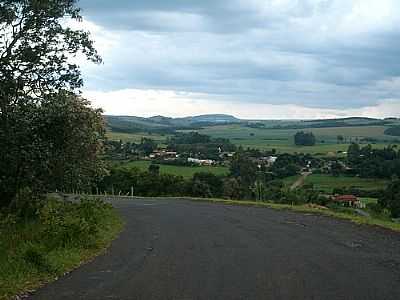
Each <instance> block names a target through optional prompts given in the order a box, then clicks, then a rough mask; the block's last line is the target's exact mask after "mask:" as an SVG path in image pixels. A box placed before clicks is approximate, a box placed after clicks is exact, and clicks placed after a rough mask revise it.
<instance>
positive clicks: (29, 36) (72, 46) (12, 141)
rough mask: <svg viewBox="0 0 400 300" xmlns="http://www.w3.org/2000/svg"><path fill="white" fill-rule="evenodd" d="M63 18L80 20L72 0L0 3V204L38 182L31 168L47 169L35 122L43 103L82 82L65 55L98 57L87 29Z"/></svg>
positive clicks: (68, 92) (62, 96) (72, 90)
mask: <svg viewBox="0 0 400 300" xmlns="http://www.w3.org/2000/svg"><path fill="white" fill-rule="evenodd" d="M68 20H72V21H81V16H80V14H79V8H78V7H77V6H76V1H75V0H2V1H1V2H0V145H1V147H0V194H1V195H2V196H1V200H0V206H7V205H9V204H10V202H11V201H12V199H13V198H15V195H16V193H17V191H18V190H19V189H21V188H22V187H24V186H35V187H40V186H41V184H38V182H37V180H38V178H37V176H36V175H37V172H35V170H39V169H40V170H44V169H48V168H50V167H49V161H50V159H49V157H48V156H47V154H48V153H49V149H47V148H46V145H47V146H48V145H49V144H52V143H51V141H47V142H44V141H43V140H42V139H43V136H42V135H41V134H40V132H39V131H38V127H37V126H36V125H37V123H36V122H37V120H38V119H40V118H39V116H40V114H41V113H42V111H43V109H44V110H46V109H47V108H48V107H49V103H54V102H57V101H61V102H63V101H64V100H65V97H67V95H68V97H69V96H71V97H74V94H73V93H75V92H77V91H78V89H79V88H80V87H81V86H82V84H83V82H82V79H81V74H80V71H79V66H77V65H76V64H74V63H72V62H71V58H73V57H74V56H76V55H77V54H78V53H83V54H84V55H85V56H86V57H87V59H88V60H90V61H93V62H96V63H99V62H100V61H101V59H100V57H99V55H98V54H97V52H96V50H95V48H94V46H93V42H92V41H91V40H90V38H89V33H88V32H85V31H82V30H73V29H71V28H70V27H68V26H67V25H66V24H68ZM60 99H61V100H60ZM75 100H76V99H75ZM64 103H66V102H65V101H64ZM68 103H72V102H71V101H70V102H68ZM76 103H77V102H75V104H76ZM54 137H55V136H52V137H51V138H54ZM39 183H40V182H39Z"/></svg>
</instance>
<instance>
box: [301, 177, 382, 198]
mask: <svg viewBox="0 0 400 300" xmlns="http://www.w3.org/2000/svg"><path fill="white" fill-rule="evenodd" d="M305 183H306V184H313V185H314V188H315V189H316V190H320V191H324V192H326V193H332V190H333V189H335V188H357V189H361V190H374V189H384V188H385V187H386V185H387V184H388V181H387V180H384V179H368V178H359V177H347V176H338V177H334V176H331V175H324V174H313V175H310V176H308V177H307V178H306V180H305Z"/></svg>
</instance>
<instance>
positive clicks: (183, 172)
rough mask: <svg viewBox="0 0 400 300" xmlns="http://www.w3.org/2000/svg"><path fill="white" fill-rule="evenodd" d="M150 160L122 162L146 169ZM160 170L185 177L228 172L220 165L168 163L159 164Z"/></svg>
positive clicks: (125, 164)
mask: <svg viewBox="0 0 400 300" xmlns="http://www.w3.org/2000/svg"><path fill="white" fill-rule="evenodd" d="M150 164H151V162H150V161H147V160H138V161H131V162H127V163H124V164H123V166H126V167H137V168H139V169H141V170H147V169H148V168H149V165H150ZM159 166H160V172H161V173H164V174H173V175H179V176H183V177H185V178H192V177H193V175H194V174H195V173H198V172H210V173H213V174H215V175H226V174H228V172H229V169H228V168H227V167H221V166H215V167H214V166H199V167H184V166H170V165H159Z"/></svg>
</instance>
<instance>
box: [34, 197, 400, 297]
mask: <svg viewBox="0 0 400 300" xmlns="http://www.w3.org/2000/svg"><path fill="white" fill-rule="evenodd" d="M113 203H114V205H115V207H116V208H117V209H119V210H120V211H121V213H122V215H123V216H124V218H125V220H126V227H125V230H124V231H123V232H122V233H121V235H120V237H119V238H118V239H117V240H115V242H114V243H113V244H112V246H111V248H110V249H109V250H108V252H107V253H106V254H105V255H103V256H100V257H98V258H97V259H95V260H94V261H93V262H91V263H88V264H87V265H85V266H82V267H81V268H80V269H78V270H76V271H74V272H72V273H70V274H68V275H66V276H65V277H63V278H61V279H60V280H58V281H57V282H54V283H52V284H49V285H48V286H46V287H44V288H42V289H40V290H39V291H37V292H36V293H35V294H34V295H32V296H31V297H30V298H29V299H75V300H77V299H88V300H92V299H93V300H99V299H129V300H142V299H143V300H152V299H163V300H164V299H165V300H168V299H171V300H189V299H196V300H198V299H199V300H200V299H205V300H211V299H272V300H279V299H296V300H301V299H307V300H313V299H321V300H331V299H338V300H339V299H340V300H347V299H348V300H355V299H360V300H368V299H371V300H372V299H373V300H378V299H379V300H389V299H393V300H398V299H400V234H397V233H392V232H389V231H386V230H383V229H379V228H372V227H366V226H358V225H355V224H351V223H349V222H346V221H340V220H336V219H332V218H329V217H324V216H318V215H308V214H300V213H293V212H287V211H275V210H271V209H265V208H256V207H244V206H227V205H219V204H209V203H205V202H190V201H185V200H171V199H168V200H167V199H165V200H148V199H136V200H116V201H114V202H113Z"/></svg>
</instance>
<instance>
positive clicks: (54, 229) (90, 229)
mask: <svg viewBox="0 0 400 300" xmlns="http://www.w3.org/2000/svg"><path fill="white" fill-rule="evenodd" d="M110 210H111V206H110V205H109V204H106V203H104V202H102V201H100V200H88V199H83V200H81V201H80V202H79V203H71V202H61V201H57V200H49V201H47V202H46V204H45V205H44V206H43V207H42V208H41V209H40V210H39V218H40V221H41V223H42V224H43V226H42V230H43V236H44V238H46V239H47V242H48V243H47V245H48V247H50V248H55V247H65V246H66V245H70V244H71V245H80V246H84V247H91V246H93V243H94V241H95V240H96V237H97V234H98V233H99V230H100V228H99V224H100V223H101V220H102V219H103V218H104V217H105V216H106V215H107V214H108V213H109V212H110Z"/></svg>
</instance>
